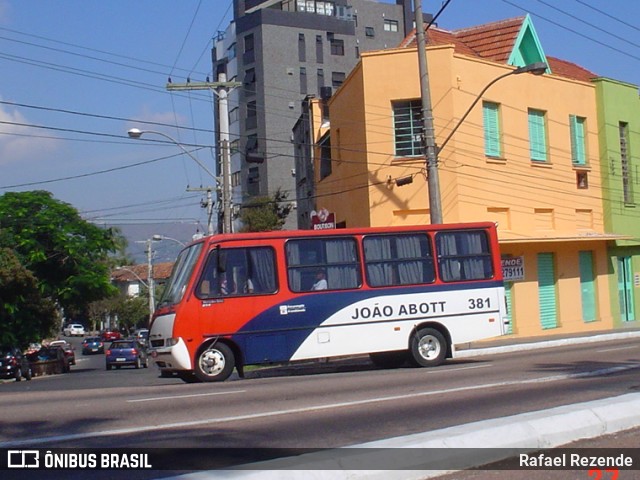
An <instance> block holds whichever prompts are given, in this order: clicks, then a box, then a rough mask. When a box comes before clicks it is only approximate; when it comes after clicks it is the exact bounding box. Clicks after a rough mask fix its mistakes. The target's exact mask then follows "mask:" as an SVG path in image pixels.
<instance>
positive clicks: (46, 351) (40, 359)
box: [27, 345, 71, 375]
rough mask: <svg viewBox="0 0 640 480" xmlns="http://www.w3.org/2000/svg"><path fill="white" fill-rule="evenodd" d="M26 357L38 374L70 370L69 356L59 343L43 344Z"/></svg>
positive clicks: (53, 373)
mask: <svg viewBox="0 0 640 480" xmlns="http://www.w3.org/2000/svg"><path fill="white" fill-rule="evenodd" d="M27 357H28V358H29V361H30V362H31V364H32V368H34V369H35V370H36V371H38V372H39V374H43V375H56V374H60V373H69V372H70V371H71V367H70V361H69V356H67V355H66V354H65V351H64V349H63V348H62V347H61V346H60V345H53V346H44V347H42V348H41V349H40V350H38V351H37V352H33V353H30V354H29V355H28V356H27Z"/></svg>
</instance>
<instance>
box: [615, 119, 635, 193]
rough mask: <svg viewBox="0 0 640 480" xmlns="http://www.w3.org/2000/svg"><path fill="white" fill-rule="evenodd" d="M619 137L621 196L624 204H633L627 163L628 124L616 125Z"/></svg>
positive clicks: (631, 185) (629, 166)
mask: <svg viewBox="0 0 640 480" xmlns="http://www.w3.org/2000/svg"><path fill="white" fill-rule="evenodd" d="M618 133H619V135H620V167H621V170H622V195H623V200H624V203H625V204H627V205H631V204H633V184H632V178H631V165H630V163H629V124H628V123H626V122H620V123H619V124H618Z"/></svg>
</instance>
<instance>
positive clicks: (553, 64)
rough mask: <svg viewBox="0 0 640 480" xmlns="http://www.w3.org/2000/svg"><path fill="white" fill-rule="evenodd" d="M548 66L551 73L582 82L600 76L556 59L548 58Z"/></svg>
mask: <svg viewBox="0 0 640 480" xmlns="http://www.w3.org/2000/svg"><path fill="white" fill-rule="evenodd" d="M547 64H548V65H549V68H551V72H552V73H554V74H555V75H560V76H561V77H567V78H572V79H574V80H580V81H582V82H588V81H590V80H591V79H592V78H596V77H597V76H598V75H596V74H595V73H593V72H591V71H589V70H587V69H586V68H584V67H581V66H580V65H576V64H575V63H571V62H567V61H566V60H560V59H559V58H555V57H547Z"/></svg>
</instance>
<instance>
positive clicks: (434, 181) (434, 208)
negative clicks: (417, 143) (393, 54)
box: [413, 0, 442, 225]
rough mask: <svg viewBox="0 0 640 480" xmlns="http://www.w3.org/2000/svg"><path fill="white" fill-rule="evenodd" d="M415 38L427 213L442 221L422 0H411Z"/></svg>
mask: <svg viewBox="0 0 640 480" xmlns="http://www.w3.org/2000/svg"><path fill="white" fill-rule="evenodd" d="M413 5H414V14H415V23H416V40H417V43H418V68H419V71H420V95H421V97H422V123H423V128H424V146H425V156H426V163H427V184H428V187H429V215H430V218H431V224H432V225H433V224H438V223H442V203H441V200H440V179H439V178H438V150H437V147H436V138H435V133H434V128H433V111H432V108H431V92H430V90H429V70H428V68H427V50H426V42H425V36H424V20H423V18H422V0H413Z"/></svg>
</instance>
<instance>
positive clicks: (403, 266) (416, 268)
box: [396, 235, 423, 285]
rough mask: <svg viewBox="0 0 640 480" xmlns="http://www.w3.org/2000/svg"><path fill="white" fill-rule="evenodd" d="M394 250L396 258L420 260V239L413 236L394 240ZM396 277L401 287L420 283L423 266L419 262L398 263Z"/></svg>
mask: <svg viewBox="0 0 640 480" xmlns="http://www.w3.org/2000/svg"><path fill="white" fill-rule="evenodd" d="M396 250H397V253H398V258H420V257H422V251H421V250H422V249H421V248H420V238H419V237H417V236H415V235H410V236H409V235H405V236H400V237H397V238H396ZM398 277H399V280H400V284H401V285H407V284H412V283H422V279H423V265H422V262H420V261H415V260H414V261H409V262H400V264H399V265H398Z"/></svg>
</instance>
